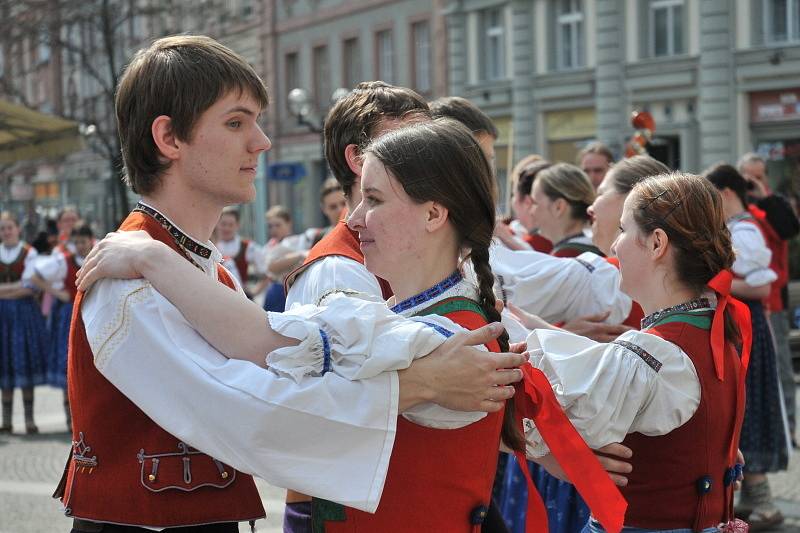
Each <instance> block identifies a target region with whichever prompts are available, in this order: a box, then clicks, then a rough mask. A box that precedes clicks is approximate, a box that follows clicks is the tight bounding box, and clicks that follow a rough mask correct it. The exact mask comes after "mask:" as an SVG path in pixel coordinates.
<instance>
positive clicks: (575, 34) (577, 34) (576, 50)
mask: <svg viewBox="0 0 800 533" xmlns="http://www.w3.org/2000/svg"><path fill="white" fill-rule="evenodd" d="M565 2H568V3H569V7H570V8H571V9H570V11H569V12H567V13H563V12H562V11H561V9H560V8H561V7H562V6H563V5H564V3H565ZM584 7H585V6H584V5H583V0H559V2H558V4H557V6H556V13H555V22H556V24H555V26H556V35H555V38H556V42H555V45H556V46H555V49H556V62H555V65H556V70H573V69H579V68H583V67H584V66H586V51H585V46H586V35H585V32H586V24H585V23H586V16H585V9H584ZM564 26H570V27H571V30H572V34H571V36H570V37H571V38H570V46H571V50H570V58H569V59H570V64H569V65H568V64H567V63H566V61H565V59H566V54H565V50H564V48H563V39H562V37H563V32H564Z"/></svg>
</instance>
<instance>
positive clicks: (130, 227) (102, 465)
mask: <svg viewBox="0 0 800 533" xmlns="http://www.w3.org/2000/svg"><path fill="white" fill-rule="evenodd" d="M140 229H143V230H145V231H147V232H148V233H149V234H150V235H151V236H152V237H153V238H154V239H157V240H159V241H162V242H164V243H166V244H168V245H169V246H170V247H171V248H173V249H175V250H176V253H177V251H178V248H177V245H176V244H175V241H174V239H173V238H172V237H171V236H170V234H169V233H168V232H167V230H165V229H164V228H162V227H161V225H159V223H158V222H156V221H155V220H154V219H153V218H151V217H150V216H148V215H146V214H144V213H138V212H134V213H131V214H130V215H128V218H127V219H125V221H124V222H123V223H122V226H121V227H120V230H122V231H134V230H140ZM217 270H218V272H219V278H220V281H221V282H222V283H225V285H227V286H229V287H231V288H233V287H234V284H233V281H232V280H231V278H230V276H229V275H228V274H227V273H226V272H225V270H224V269H223V268H222V267H219V266H218V268H217ZM83 295H84V293H79V294H78V296H77V298H76V300H75V306H74V309H73V315H72V326H71V328H70V337H69V358H68V365H67V375H68V379H67V383H68V384H69V401H70V404H71V405H72V427H73V435H72V440H73V446H72V455H71V456H70V459H69V461H68V462H67V466H66V469H65V472H64V478H63V479H62V481H61V485H60V486H59V488H58V489H57V490H56V494H55V495H54V496H60V497H61V501H62V502H63V504H64V507H65V513H66V514H67V516H74V517H77V518H82V519H86V520H92V521H96V522H109V523H115V524H124V525H136V526H151V527H174V526H191V525H199V524H210V523H217V522H238V521H248V520H256V519H259V518H263V517H264V515H265V513H264V508H263V506H262V504H261V499H260V497H259V494H258V491H257V490H256V487H255V484H254V483H253V479H252V478H251V477H250V476H249V475H245V474H242V473H241V472H237V471H236V470H234V469H233V468H231V467H230V466H228V465H225V464H223V463H220V462H219V461H217V460H215V459H213V458H212V457H209V456H207V455H205V454H203V453H201V452H199V451H197V450H194V449H192V448H190V447H188V446H187V445H186V444H184V443H182V442H180V441H179V440H178V439H177V438H176V437H174V436H172V435H170V434H169V433H167V432H166V431H164V430H163V429H162V428H160V427H159V426H157V425H156V424H155V423H154V422H153V421H152V420H150V418H148V417H147V415H145V414H144V413H143V412H142V411H141V410H140V409H139V408H138V407H137V406H136V405H134V404H133V403H132V402H131V401H130V400H129V399H128V398H126V397H125V396H124V395H123V394H122V393H121V392H120V391H119V390H118V389H116V388H115V387H114V386H113V385H112V384H111V383H110V382H109V381H108V380H106V379H105V378H104V377H103V376H102V375H101V374H100V373H99V372H98V371H97V369H96V368H95V366H94V356H93V354H92V350H91V348H90V346H89V343H88V341H87V338H86V330H85V328H84V324H83V319H82V317H81V302H82V300H83ZM175 379H180V376H175ZM208 430H209V431H214V428H208ZM230 438H236V436H235V435H231V436H230Z"/></svg>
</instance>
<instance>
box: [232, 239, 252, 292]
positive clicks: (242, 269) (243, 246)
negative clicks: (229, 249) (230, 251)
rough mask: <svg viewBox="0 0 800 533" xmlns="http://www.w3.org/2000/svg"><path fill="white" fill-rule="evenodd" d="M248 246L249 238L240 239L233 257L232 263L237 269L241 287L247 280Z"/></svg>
mask: <svg viewBox="0 0 800 533" xmlns="http://www.w3.org/2000/svg"><path fill="white" fill-rule="evenodd" d="M249 246H250V241H249V240H247V239H240V244H239V251H238V252H237V253H236V257H234V258H233V262H234V264H236V270H238V271H239V279H240V280H242V287H244V286H245V284H246V283H247V280H248V275H247V266H248V265H247V248H248V247H249Z"/></svg>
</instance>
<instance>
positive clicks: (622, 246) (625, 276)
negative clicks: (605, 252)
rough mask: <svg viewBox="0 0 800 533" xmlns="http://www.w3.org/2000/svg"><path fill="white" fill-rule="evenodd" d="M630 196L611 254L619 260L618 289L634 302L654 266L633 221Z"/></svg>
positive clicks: (626, 201)
mask: <svg viewBox="0 0 800 533" xmlns="http://www.w3.org/2000/svg"><path fill="white" fill-rule="evenodd" d="M630 200H631V196H630V195H628V198H627V199H626V200H625V205H624V207H623V209H622V218H621V220H620V221H619V229H618V232H619V233H618V235H617V237H616V239H615V240H614V242H613V244H612V245H611V249H610V251H611V253H612V254H613V255H615V256H617V259H619V272H620V277H621V280H620V289H622V292H624V293H625V294H627V295H628V296H630V297H631V298H633V299H634V300H636V301H639V298H638V297H637V296H638V295H639V294H641V293H642V288H643V287H644V286H645V285H646V284H647V282H648V279H650V278H651V276H650V274H651V272H652V268H653V267H654V265H653V264H652V262H651V261H650V260H649V259H650V257H649V255H648V254H647V239H646V237H645V236H644V235H642V232H641V230H640V228H639V226H638V225H637V224H636V221H635V220H634V219H633V213H632V211H631V207H632V206H631V204H632V202H631V201H630Z"/></svg>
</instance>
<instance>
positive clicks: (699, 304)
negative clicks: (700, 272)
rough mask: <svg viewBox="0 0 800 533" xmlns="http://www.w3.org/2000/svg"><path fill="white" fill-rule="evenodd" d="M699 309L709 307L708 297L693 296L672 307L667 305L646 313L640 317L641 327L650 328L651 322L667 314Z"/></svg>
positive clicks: (653, 322)
mask: <svg viewBox="0 0 800 533" xmlns="http://www.w3.org/2000/svg"><path fill="white" fill-rule="evenodd" d="M699 309H711V303H710V302H709V301H708V298H695V299H694V300H690V301H688V302H684V303H682V304H678V305H673V306H672V307H667V308H666V309H661V310H660V311H656V312H655V313H652V314H650V315H647V316H646V317H644V318H643V319H642V322H641V324H642V328H641V329H648V328H650V327H651V326H652V325H653V324H655V323H656V322H658V321H659V320H661V319H663V318H665V317H666V316H668V315H671V314H674V313H685V312H687V311H697V310H699Z"/></svg>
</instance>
